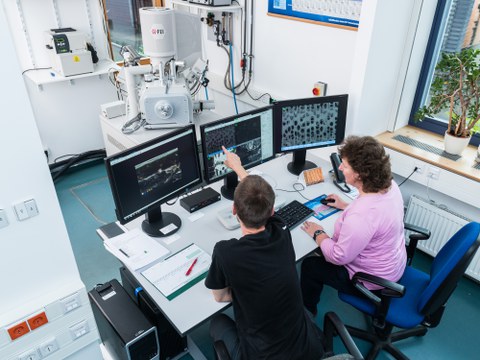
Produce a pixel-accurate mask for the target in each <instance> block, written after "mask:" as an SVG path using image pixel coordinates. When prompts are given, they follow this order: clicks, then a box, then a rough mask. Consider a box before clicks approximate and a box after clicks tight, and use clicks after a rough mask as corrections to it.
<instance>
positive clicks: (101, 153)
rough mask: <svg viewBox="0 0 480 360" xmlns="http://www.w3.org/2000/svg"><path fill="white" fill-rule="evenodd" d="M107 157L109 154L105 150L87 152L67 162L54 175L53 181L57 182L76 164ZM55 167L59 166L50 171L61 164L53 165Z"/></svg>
mask: <svg viewBox="0 0 480 360" xmlns="http://www.w3.org/2000/svg"><path fill="white" fill-rule="evenodd" d="M106 156H107V153H106V151H105V150H104V149H103V150H92V151H87V152H84V153H81V154H78V155H77V156H74V157H72V158H71V159H69V160H67V162H66V163H65V165H64V166H63V167H62V168H61V169H60V170H58V172H57V173H55V174H54V175H52V179H53V181H56V180H57V179H58V178H59V177H60V176H61V175H62V174H63V173H65V171H67V170H68V169H69V168H70V167H72V166H73V165H74V164H76V163H79V162H80V161H84V160H91V159H95V158H104V157H106ZM53 165H57V166H54V167H53V168H52V167H51V168H50V171H52V170H53V169H55V168H56V167H59V166H60V165H59V163H57V164H53Z"/></svg>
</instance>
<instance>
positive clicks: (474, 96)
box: [414, 48, 480, 155]
mask: <svg viewBox="0 0 480 360" xmlns="http://www.w3.org/2000/svg"><path fill="white" fill-rule="evenodd" d="M479 61H480V50H478V49H472V48H466V49H463V50H462V51H461V52H459V53H443V54H442V58H441V60H440V61H439V62H438V64H437V66H436V67H435V76H434V80H433V82H432V86H431V88H430V102H429V104H428V105H426V106H424V107H422V108H420V109H419V110H418V111H417V113H416V114H415V117H414V118H415V120H416V121H422V120H423V119H424V118H425V116H428V117H433V116H435V115H436V116H437V117H438V116H439V114H441V112H442V111H444V110H447V112H448V127H447V131H446V132H445V143H444V145H445V151H446V152H448V153H451V154H458V155H459V154H461V153H462V151H463V150H464V149H465V148H466V147H467V145H468V143H469V141H470V138H471V135H472V134H474V133H476V132H480V123H479V120H480V63H479ZM457 142H460V144H459V145H456V143H457Z"/></svg>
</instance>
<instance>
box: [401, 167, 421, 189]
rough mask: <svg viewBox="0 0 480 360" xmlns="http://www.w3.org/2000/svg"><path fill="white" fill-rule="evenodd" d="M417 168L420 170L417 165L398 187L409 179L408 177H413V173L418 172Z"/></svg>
mask: <svg viewBox="0 0 480 360" xmlns="http://www.w3.org/2000/svg"><path fill="white" fill-rule="evenodd" d="M417 170H418V167H416V166H415V169H413V171H412V173H411V174H410V175H408V176H407V177H406V178H405V179H404V180H403V181H402V182H401V183H400V184H398V187H400V186H402V185H403V183H404V182H405V181H407V180H408V179H410V177H411V176H412V175H413V174H415V173H416V172H417Z"/></svg>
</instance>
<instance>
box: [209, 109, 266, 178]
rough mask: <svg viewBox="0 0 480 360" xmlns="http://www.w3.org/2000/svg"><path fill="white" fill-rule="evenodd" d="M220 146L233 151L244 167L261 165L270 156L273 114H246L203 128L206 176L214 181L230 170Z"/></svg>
mask: <svg viewBox="0 0 480 360" xmlns="http://www.w3.org/2000/svg"><path fill="white" fill-rule="evenodd" d="M222 145H223V146H225V147H226V148H227V149H228V150H229V151H231V152H234V153H236V154H237V155H238V156H239V157H240V159H241V160H242V164H244V166H254V165H256V164H260V163H261V162H262V160H263V159H266V158H269V157H271V156H272V155H273V145H272V114H271V111H268V112H266V114H264V115H263V116H262V115H258V114H256V115H254V116H245V117H244V118H242V117H240V118H237V119H233V120H232V121H230V122H227V123H223V124H219V125H217V126H212V127H210V128H207V129H205V148H206V153H207V164H206V167H207V176H208V178H209V179H211V180H213V179H216V178H221V177H223V176H224V175H226V174H227V173H229V172H231V170H230V169H229V168H227V167H226V166H225V165H224V161H225V159H226V156H225V154H224V153H223V151H222Z"/></svg>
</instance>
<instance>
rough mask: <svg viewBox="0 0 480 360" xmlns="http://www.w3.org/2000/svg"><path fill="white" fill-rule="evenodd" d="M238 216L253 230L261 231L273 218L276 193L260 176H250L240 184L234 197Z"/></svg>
mask: <svg viewBox="0 0 480 360" xmlns="http://www.w3.org/2000/svg"><path fill="white" fill-rule="evenodd" d="M233 203H234V204H235V208H236V209H237V216H238V217H239V218H240V220H242V222H243V224H244V225H245V226H246V227H248V228H251V229H259V228H261V227H262V226H264V225H265V224H266V223H267V220H268V218H270V216H272V209H273V205H274V203H275V193H274V192H273V189H272V187H271V186H270V184H269V183H268V182H266V181H265V180H264V179H263V178H262V177H260V176H258V175H249V176H247V177H245V178H244V179H243V180H242V181H241V182H240V184H238V186H237V188H236V189H235V193H234V195H233Z"/></svg>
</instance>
